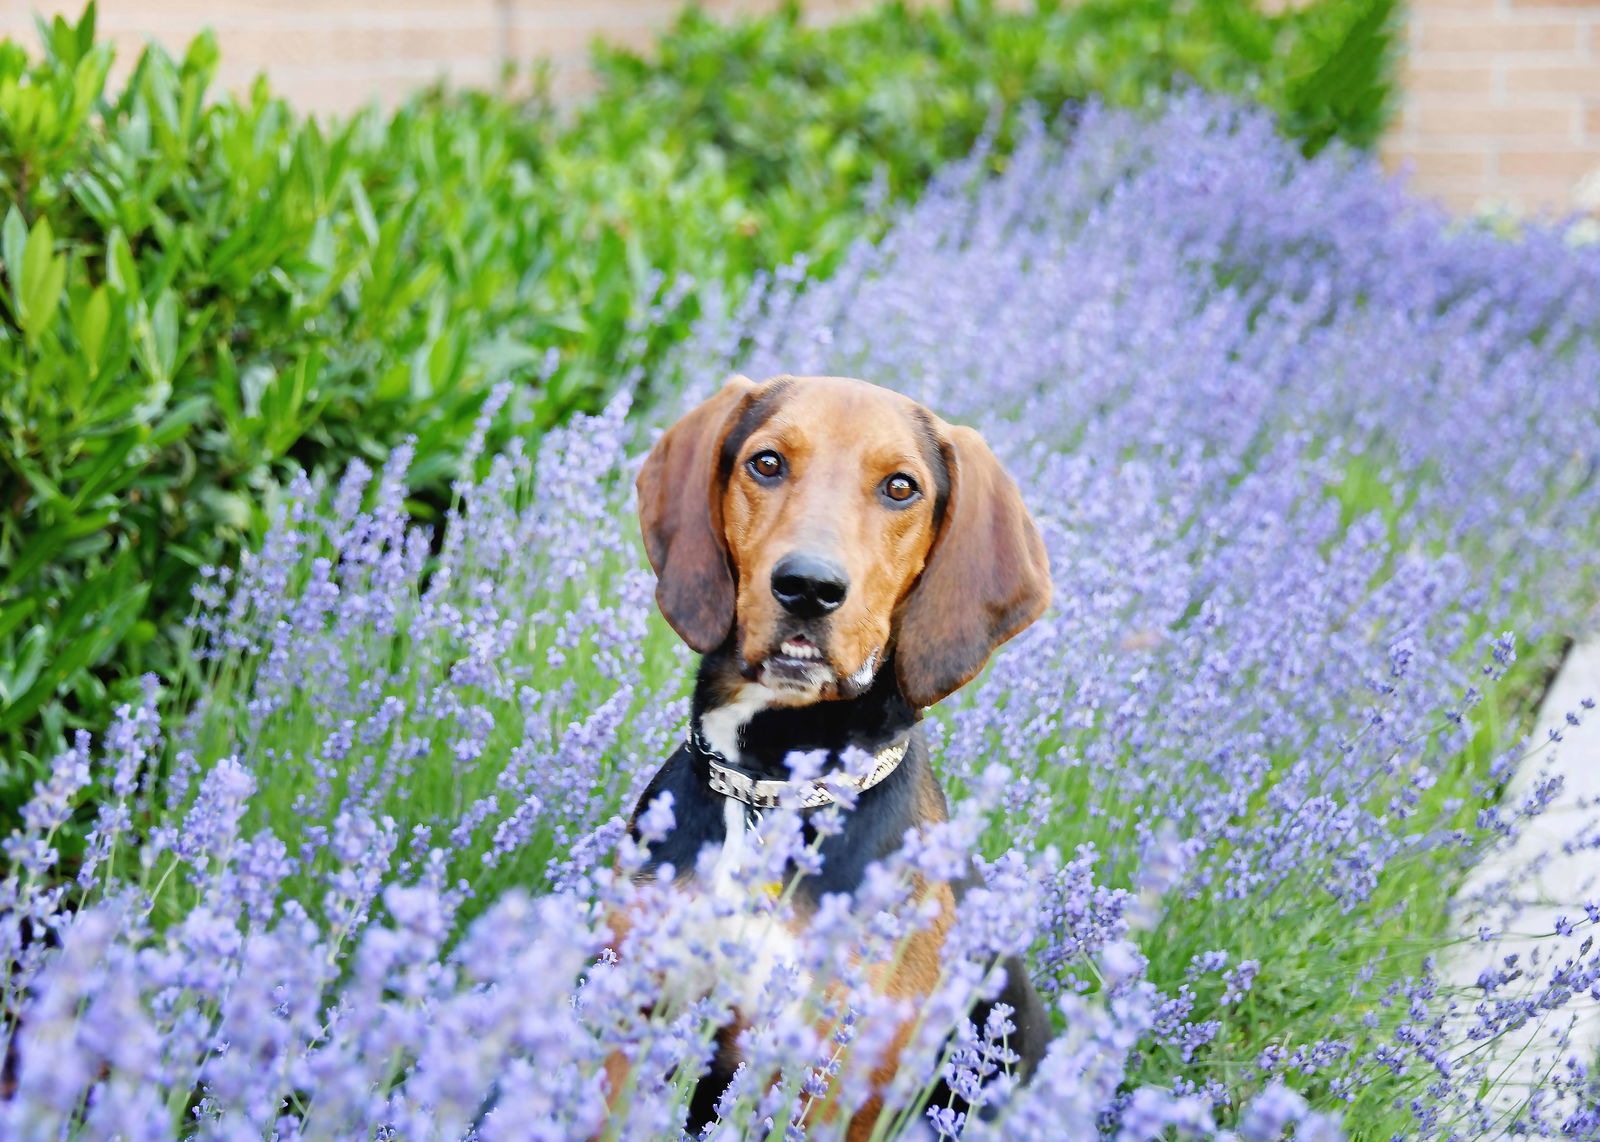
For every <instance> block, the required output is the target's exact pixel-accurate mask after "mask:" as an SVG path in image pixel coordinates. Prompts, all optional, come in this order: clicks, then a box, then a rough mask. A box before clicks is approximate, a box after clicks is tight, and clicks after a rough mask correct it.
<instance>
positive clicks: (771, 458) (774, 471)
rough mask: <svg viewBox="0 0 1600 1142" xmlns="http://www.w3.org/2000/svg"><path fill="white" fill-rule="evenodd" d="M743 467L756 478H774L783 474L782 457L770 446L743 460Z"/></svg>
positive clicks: (764, 479)
mask: <svg viewBox="0 0 1600 1142" xmlns="http://www.w3.org/2000/svg"><path fill="white" fill-rule="evenodd" d="M745 467H746V468H749V469H750V474H751V475H752V476H754V477H755V478H756V479H758V480H762V481H769V480H776V479H777V478H778V477H779V476H781V475H783V457H782V456H779V455H778V454H777V453H776V452H774V451H773V450H772V449H770V448H767V449H763V450H762V451H760V452H757V453H756V454H755V455H754V456H752V457H750V459H749V460H747V461H745Z"/></svg>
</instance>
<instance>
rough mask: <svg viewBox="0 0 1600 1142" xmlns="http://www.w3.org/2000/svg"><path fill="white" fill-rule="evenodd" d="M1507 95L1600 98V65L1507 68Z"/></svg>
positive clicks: (1513, 66) (1517, 66)
mask: <svg viewBox="0 0 1600 1142" xmlns="http://www.w3.org/2000/svg"><path fill="white" fill-rule="evenodd" d="M1505 80H1506V93H1507V94H1512V95H1514V94H1522V93H1530V94H1533V93H1538V94H1561V95H1600V62H1597V63H1592V64H1580V65H1576V66H1519V65H1515V64H1514V65H1512V66H1510V67H1507V68H1506V71H1505Z"/></svg>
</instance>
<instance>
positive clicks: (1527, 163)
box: [0, 0, 1600, 211]
mask: <svg viewBox="0 0 1600 1142" xmlns="http://www.w3.org/2000/svg"><path fill="white" fill-rule="evenodd" d="M870 6H871V5H870V3H869V2H868V0H806V2H805V3H804V4H802V5H801V8H802V9H803V13H804V19H805V20H806V21H808V22H816V23H822V22H828V21H832V20H836V19H838V18H840V17H841V16H844V15H848V14H851V13H855V12H859V11H860V10H862V9H866V8H868V7H870ZM1013 6H1016V7H1020V5H1013ZM1180 6H1183V5H1174V7H1180ZM1283 6H1285V5H1283V4H1281V3H1276V2H1269V3H1267V4H1266V5H1265V7H1267V8H1269V9H1273V8H1279V7H1283ZM1289 6H1293V5H1289ZM81 7H82V5H81V3H77V2H72V0H68V2H66V3H43V4H40V3H34V2H33V0H5V2H4V3H3V4H0V36H11V37H14V38H18V39H22V40H31V39H32V37H33V18H34V14H35V13H40V14H45V15H54V14H57V13H66V14H69V15H75V14H76V13H77V12H78V11H79V9H80V8H81ZM701 7H702V8H703V9H704V10H705V11H706V12H707V13H709V14H711V15H713V16H715V17H717V18H720V19H724V20H726V19H730V18H737V17H739V16H747V15H751V14H756V13H766V12H771V11H773V10H774V9H776V8H778V7H779V5H778V4H777V3H773V2H771V0H707V2H706V3H704V4H702V5H701ZM682 8H683V5H682V4H681V3H679V2H678V0H598V2H589V3H579V2H574V0H110V2H108V3H103V4H102V5H101V6H100V28H101V31H102V33H103V35H104V36H105V38H107V39H109V40H110V41H112V42H113V43H115V44H117V45H118V47H119V49H120V50H119V52H118V58H119V60H120V61H121V65H122V66H123V67H125V68H126V67H130V66H131V65H132V62H133V61H134V60H135V59H136V58H137V49H139V48H140V47H142V46H143V45H144V43H145V42H146V41H147V40H151V39H153V40H156V41H158V42H160V43H162V44H164V45H165V46H166V47H167V48H168V49H169V50H171V51H174V52H181V50H182V48H183V46H184V45H186V44H187V43H188V42H189V41H190V39H191V38H192V37H193V36H194V35H195V34H196V33H197V32H198V31H200V30H201V29H202V28H203V27H210V28H212V29H214V30H215V32H216V36H217V42H218V46H219V47H220V49H221V65H220V69H219V72H218V78H219V80H220V81H221V83H222V85H223V86H225V87H227V88H229V89H232V90H235V91H239V90H243V89H244V88H246V87H247V86H248V85H249V83H250V82H251V80H252V79H253V78H254V77H255V76H256V75H257V74H258V73H265V74H266V75H267V76H268V77H269V78H270V79H271V81H272V86H273V88H274V90H275V91H277V92H278V93H279V94H281V95H283V96H285V97H287V98H288V99H289V100H290V101H291V102H293V103H294V104H296V105H297V106H300V107H302V108H305V109H307V110H320V111H333V112H345V111H350V110H353V109H355V108H356V107H358V106H360V105H363V104H365V103H367V102H368V101H370V100H378V101H379V102H381V103H382V104H384V105H385V106H390V105H393V104H395V103H396V102H398V101H399V100H400V99H402V98H403V97H404V96H405V95H406V94H408V93H409V92H411V91H413V90H414V89H416V88H418V87H421V86H425V85H428V84H430V83H432V82H435V81H437V80H440V79H445V80H448V81H449V82H450V83H451V84H455V85H464V86H472V87H490V86H495V85H498V84H499V83H500V82H501V77H502V75H503V74H504V72H505V70H506V69H507V68H508V67H519V68H520V67H522V66H524V65H526V64H527V63H528V62H529V61H545V62H547V63H548V65H549V68H550V91H551V93H552V94H553V95H554V96H556V97H557V98H558V99H573V98H576V97H578V96H580V95H583V94H585V93H588V92H590V91H592V90H593V88H594V84H595V79H594V72H593V70H592V68H591V67H590V65H589V45H590V43H591V41H592V40H594V39H595V38H597V37H598V38H601V39H603V40H605V41H606V42H608V43H610V44H614V45H617V46H621V47H626V48H635V49H640V50H644V49H648V47H649V46H650V44H651V43H652V41H653V39H654V37H655V36H656V35H658V34H659V33H660V32H661V31H663V30H664V29H665V28H667V27H668V26H669V25H670V24H671V23H672V21H673V19H674V18H675V16H676V15H677V14H678V13H679V12H680V11H681V10H682ZM1402 18H1403V28H1404V36H1403V40H1404V62H1403V66H1402V69H1401V71H1400V93H1399V98H1398V100H1397V101H1396V115H1395V118H1394V121H1393V123H1392V125H1391V127H1390V128H1389V131H1388V133H1387V135H1386V136H1385V138H1384V141H1383V144H1382V154H1383V156H1384V160H1385V163H1386V164H1387V165H1388V166H1390V167H1391V168H1393V169H1399V168H1401V167H1402V166H1405V165H1407V164H1409V166H1410V168H1411V169H1412V171H1413V172H1414V174H1413V184H1414V187H1415V189H1417V190H1418V191H1420V192H1422V193H1424V194H1426V195H1429V196H1431V197H1434V198H1436V199H1438V200H1440V201H1442V202H1443V203H1445V204H1446V205H1447V206H1449V207H1450V208H1451V209H1453V210H1457V211H1470V210H1476V209H1483V208H1486V207H1495V208H1498V207H1511V208H1513V209H1518V210H1538V209H1541V208H1548V209H1554V210H1558V211H1559V210H1567V209H1572V208H1578V209H1583V210H1595V209H1597V208H1600V180H1594V181H1591V182H1590V183H1588V184H1586V182H1585V180H1586V179H1589V176H1591V175H1592V174H1593V173H1594V172H1595V170H1596V168H1597V167H1600V2H1595V0H1411V3H1409V4H1406V5H1404V7H1403V17H1402Z"/></svg>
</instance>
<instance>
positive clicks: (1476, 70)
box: [1400, 61, 1494, 99]
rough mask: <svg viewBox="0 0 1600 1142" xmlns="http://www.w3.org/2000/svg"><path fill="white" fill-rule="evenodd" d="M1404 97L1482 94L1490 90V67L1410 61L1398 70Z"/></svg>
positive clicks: (1492, 83)
mask: <svg viewBox="0 0 1600 1142" xmlns="http://www.w3.org/2000/svg"><path fill="white" fill-rule="evenodd" d="M1400 79H1401V84H1402V86H1403V88H1404V91H1405V94H1406V97H1407V98H1408V99H1414V98H1419V97H1421V98H1426V97H1428V96H1433V95H1479V94H1481V95H1483V96H1484V97H1485V98H1486V99H1487V98H1488V96H1489V94H1490V93H1491V92H1492V91H1493V90H1494V69H1493V68H1492V67H1490V66H1489V65H1488V64H1487V63H1485V64H1482V65H1456V64H1435V63H1432V62H1420V61H1413V62H1410V63H1408V64H1407V65H1406V67H1405V70H1404V71H1403V72H1402V73H1401V77H1400Z"/></svg>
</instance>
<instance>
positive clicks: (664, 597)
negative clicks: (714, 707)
mask: <svg viewBox="0 0 1600 1142" xmlns="http://www.w3.org/2000/svg"><path fill="white" fill-rule="evenodd" d="M756 388H757V385H756V383H755V382H754V381H752V380H751V379H750V378H749V377H740V376H733V377H729V378H728V382H727V384H725V385H723V386H722V389H721V390H720V391H719V392H718V393H717V394H716V395H715V396H713V397H711V398H710V399H709V400H707V401H705V402H704V403H703V404H701V405H699V406H698V407H697V408H695V409H693V410H692V411H690V412H688V413H687V414H685V415H684V417H683V419H682V420H680V421H678V423H676V424H674V425H673V426H672V427H671V428H669V429H667V431H666V432H665V434H663V435H662V437H661V439H660V440H658V441H656V445H655V447H654V448H652V449H650V455H648V456H646V457H645V460H644V467H643V468H641V469H640V470H639V479H638V480H637V481H636V482H635V484H634V486H635V488H637V489H638V492H639V526H640V527H641V528H642V529H643V531H644V549H645V553H646V554H647V555H648V556H649V557H650V566H651V567H653V568H655V572H656V604H657V605H658V606H659V607H660V608H661V613H662V615H663V616H665V618H666V620H667V624H668V625H669V626H671V627H672V629H673V630H675V631H677V632H678V637H679V638H681V639H683V641H684V642H686V643H688V644H689V645H690V647H692V648H693V649H694V650H696V651H698V652H699V653H701V654H707V653H709V652H711V651H713V650H715V649H716V648H717V647H718V646H720V645H722V640H723V639H724V638H726V637H727V635H728V630H729V628H730V627H732V626H733V607H734V583H733V572H732V570H731V569H730V568H729V566H728V553H727V547H726V545H725V544H724V542H723V538H722V495H721V491H722V489H721V487H720V483H721V477H720V475H719V473H718V471H717V467H718V459H719V457H720V455H721V452H722V443H723V441H724V440H726V439H727V437H728V432H729V431H730V430H731V429H732V428H733V425H734V423H735V422H736V421H737V420H738V413H739V411H740V409H741V408H742V407H743V405H744V403H745V401H746V400H747V399H748V398H749V396H750V394H751V393H753V392H755V391H756Z"/></svg>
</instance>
